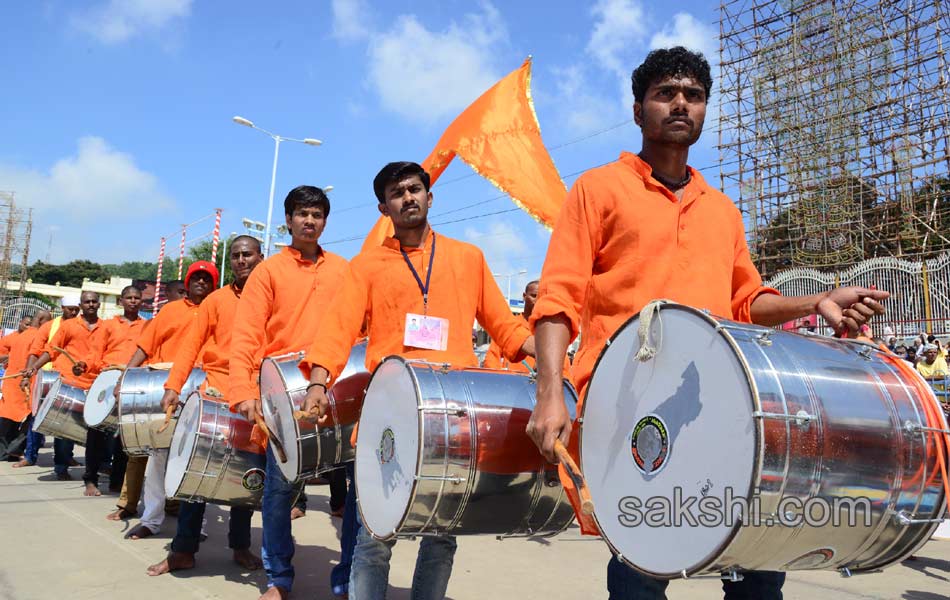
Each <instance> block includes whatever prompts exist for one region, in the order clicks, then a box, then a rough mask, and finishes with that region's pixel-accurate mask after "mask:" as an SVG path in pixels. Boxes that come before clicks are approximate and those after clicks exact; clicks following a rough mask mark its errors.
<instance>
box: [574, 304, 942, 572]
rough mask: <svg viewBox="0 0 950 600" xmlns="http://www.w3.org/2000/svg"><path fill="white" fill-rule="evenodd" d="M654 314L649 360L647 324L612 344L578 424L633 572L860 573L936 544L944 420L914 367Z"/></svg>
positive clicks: (818, 343) (713, 322)
mask: <svg viewBox="0 0 950 600" xmlns="http://www.w3.org/2000/svg"><path fill="white" fill-rule="evenodd" d="M659 306H661V308H659V309H657V310H653V311H646V312H645V313H644V314H645V315H646V314H650V315H651V317H649V320H650V322H648V323H644V324H643V326H644V328H645V332H647V331H648V332H649V336H647V344H645V345H644V348H643V350H644V351H642V352H639V354H638V351H640V350H641V344H640V340H639V335H638V327H640V326H641V322H640V317H635V318H633V319H631V320H630V321H628V322H627V323H626V324H625V325H623V326H622V327H621V328H620V329H619V330H618V331H617V332H616V333H615V334H614V336H613V337H612V338H611V339H610V341H609V343H608V344H607V346H606V347H605V348H604V350H603V352H602V353H601V355H600V357H599V359H598V362H597V364H596V367H595V369H594V374H593V377H592V378H591V381H590V384H589V385H588V389H587V392H586V395H585V404H584V409H583V415H582V417H583V426H582V429H581V434H580V435H581V439H580V452H581V470H582V471H583V473H584V475H585V477H586V479H587V484H588V485H589V487H590V491H591V496H592V499H593V501H594V506H595V513H594V516H595V518H596V521H597V524H598V526H599V527H600V531H601V532H602V534H603V537H604V539H605V540H606V541H607V543H608V544H609V545H610V547H611V549H612V550H613V551H614V553H615V554H617V555H619V557H620V558H621V560H622V561H623V562H624V563H626V564H628V565H629V566H631V567H633V568H634V569H636V570H638V571H640V572H642V573H646V574H648V575H651V576H653V577H658V578H664V579H670V578H676V577H690V576H693V575H697V574H704V573H716V574H723V573H726V574H730V575H731V574H732V572H734V571H739V572H741V571H744V570H781V571H790V570H797V569H839V570H841V571H842V573H844V574H850V573H851V572H856V571H871V570H877V569H881V568H883V567H886V566H888V565H890V564H893V563H895V562H897V561H899V560H902V559H903V558H905V557H907V556H909V555H910V554H912V553H913V552H914V551H915V550H916V549H917V548H919V547H920V546H921V545H922V544H923V543H924V542H926V541H927V539H928V538H929V537H930V534H931V532H933V530H934V528H935V527H936V526H937V523H938V522H939V520H940V517H941V516H942V515H943V513H944V502H945V499H944V491H943V482H942V479H941V477H940V475H939V466H938V462H937V461H938V456H937V453H936V451H935V446H934V444H933V442H934V439H933V435H934V434H935V432H934V431H931V430H929V429H927V428H934V429H946V427H947V425H946V421H945V420H944V417H943V415H942V413H940V411H939V410H938V409H936V407H935V399H934V397H933V394H932V393H931V392H930V391H929V388H928V387H927V386H926V385H925V384H924V382H923V380H922V379H920V377H919V376H918V375H917V374H916V373H915V372H913V370H912V369H910V368H907V367H906V366H902V363H899V360H900V359H896V358H895V357H893V356H889V355H886V354H885V353H883V352H882V351H880V350H878V349H877V348H876V347H873V346H871V345H866V344H862V343H859V342H848V341H842V340H835V339H830V338H824V337H818V336H802V335H797V334H792V333H786V332H781V331H776V330H773V329H769V328H765V327H759V326H755V325H743V324H739V323H734V322H731V321H725V320H721V319H715V318H712V317H710V316H708V315H707V314H705V313H703V312H701V311H698V310H694V309H692V308H688V307H685V306H681V305H676V304H672V303H667V304H660V305H659ZM653 348H655V349H656V354H655V356H654V357H652V358H650V354H651V352H650V350H651V349H653ZM637 357H639V358H640V360H638V359H637ZM928 403H929V405H928ZM931 409H934V410H931ZM928 413H929V414H931V415H932V416H931V417H930V418H927V417H925V415H926V414H928ZM744 519H745V521H744Z"/></svg>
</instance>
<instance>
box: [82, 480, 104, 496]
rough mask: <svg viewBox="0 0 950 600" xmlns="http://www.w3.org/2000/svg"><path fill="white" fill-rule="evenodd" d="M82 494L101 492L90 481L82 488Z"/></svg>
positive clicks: (100, 493)
mask: <svg viewBox="0 0 950 600" xmlns="http://www.w3.org/2000/svg"><path fill="white" fill-rule="evenodd" d="M82 495H83V496H101V495H102V492H100V491H99V488H98V487H96V486H95V485H93V484H92V483H87V484H86V489H85V490H83V493H82Z"/></svg>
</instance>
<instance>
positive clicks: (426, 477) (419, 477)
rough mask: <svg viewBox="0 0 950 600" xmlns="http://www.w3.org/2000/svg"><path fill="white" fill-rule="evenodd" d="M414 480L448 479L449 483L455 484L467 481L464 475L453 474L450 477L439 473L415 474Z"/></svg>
mask: <svg viewBox="0 0 950 600" xmlns="http://www.w3.org/2000/svg"><path fill="white" fill-rule="evenodd" d="M415 479H416V481H448V482H449V483H454V484H456V485H458V484H460V483H463V482H465V481H467V479H465V478H464V477H459V476H458V475H453V476H451V477H442V476H440V475H416V476H415Z"/></svg>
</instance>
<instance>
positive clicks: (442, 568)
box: [349, 515, 457, 600]
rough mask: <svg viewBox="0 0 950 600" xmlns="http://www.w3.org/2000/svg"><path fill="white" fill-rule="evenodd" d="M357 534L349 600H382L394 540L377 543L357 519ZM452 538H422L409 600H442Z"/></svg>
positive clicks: (449, 570) (452, 550) (449, 569)
mask: <svg viewBox="0 0 950 600" xmlns="http://www.w3.org/2000/svg"><path fill="white" fill-rule="evenodd" d="M357 523H358V524H359V533H358V534H357V536H356V550H355V551H354V553H353V566H352V570H351V571H350V589H349V594H350V600H382V599H383V598H385V597H386V588H388V587H389V560H390V558H392V555H393V546H395V545H396V540H389V541H385V542H383V541H380V540H377V539H375V538H373V536H371V535H370V534H369V532H368V531H366V528H365V527H363V524H362V522H360V520H359V518H358V515H357ZM456 547H457V546H456V543H455V537H453V536H439V537H434V536H425V537H423V538H422V543H421V544H420V545H419V554H418V555H417V556H416V570H415V572H413V574H412V594H411V596H410V598H411V599H412V600H442V599H443V598H445V590H446V588H448V587H449V577H451V576H452V562H453V560H454V558H455V549H456Z"/></svg>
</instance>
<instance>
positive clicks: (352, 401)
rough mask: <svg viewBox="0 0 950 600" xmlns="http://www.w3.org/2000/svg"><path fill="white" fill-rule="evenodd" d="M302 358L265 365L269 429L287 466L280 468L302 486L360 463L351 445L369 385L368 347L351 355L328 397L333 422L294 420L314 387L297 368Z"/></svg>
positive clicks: (291, 357)
mask: <svg viewBox="0 0 950 600" xmlns="http://www.w3.org/2000/svg"><path fill="white" fill-rule="evenodd" d="M303 354H304V353H302V352H298V353H294V354H286V355H284V356H276V357H273V358H267V359H264V362H263V364H261V408H262V410H263V413H264V420H265V422H266V423H267V427H268V429H270V430H271V432H273V434H274V435H276V436H278V439H280V440H281V442H283V445H284V449H285V450H286V452H287V462H286V463H281V462H278V465H279V466H280V470H281V473H283V474H284V477H286V478H287V480H288V481H291V482H294V481H302V480H306V479H309V478H310V477H313V476H314V475H315V474H317V473H321V472H323V471H327V470H330V469H332V468H333V467H334V466H335V465H339V464H341V463H345V462H349V461H351V460H353V459H354V458H355V456H356V455H355V451H354V450H353V446H352V444H351V443H350V437H351V436H352V434H353V427H354V426H355V425H356V422H357V421H358V420H359V418H360V408H362V406H363V394H365V393H366V386H367V384H368V383H369V377H370V375H369V373H368V372H367V371H366V366H365V364H366V343H365V342H363V343H360V344H357V345H356V346H354V347H353V350H352V351H350V358H349V360H348V361H347V363H346V368H345V369H343V372H342V373H340V376H339V377H338V378H337V380H336V382H335V383H334V384H333V386H332V387H331V388H330V391H329V392H328V393H327V398H328V400H329V401H330V409H329V418H328V419H327V421H326V422H325V423H322V424H319V425H317V424H315V423H311V422H308V421H297V420H295V419H294V411H295V410H299V409H300V408H302V406H303V401H304V398H305V397H306V395H307V385H308V383H309V382H308V381H307V379H306V378H305V377H304V376H303V374H301V373H300V369H298V368H297V365H298V364H299V363H300V360H301V359H302V358H303Z"/></svg>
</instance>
